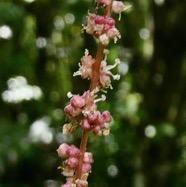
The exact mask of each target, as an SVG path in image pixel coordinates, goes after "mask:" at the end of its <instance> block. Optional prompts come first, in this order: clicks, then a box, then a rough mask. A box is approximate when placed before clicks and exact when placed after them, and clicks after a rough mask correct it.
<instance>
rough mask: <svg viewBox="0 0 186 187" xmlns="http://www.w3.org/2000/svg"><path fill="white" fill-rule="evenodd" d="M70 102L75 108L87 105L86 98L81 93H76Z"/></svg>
mask: <svg viewBox="0 0 186 187" xmlns="http://www.w3.org/2000/svg"><path fill="white" fill-rule="evenodd" d="M70 103H71V105H72V107H74V108H75V109H76V108H82V107H83V106H84V105H85V100H84V99H83V98H82V97H81V96H79V95H74V96H73V97H72V98H71V100H70Z"/></svg>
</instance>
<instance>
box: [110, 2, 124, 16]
mask: <svg viewBox="0 0 186 187" xmlns="http://www.w3.org/2000/svg"><path fill="white" fill-rule="evenodd" d="M124 9H125V5H124V4H123V2H121V1H113V3H112V10H113V11H114V12H115V13H116V14H120V13H121V12H123V11H124Z"/></svg>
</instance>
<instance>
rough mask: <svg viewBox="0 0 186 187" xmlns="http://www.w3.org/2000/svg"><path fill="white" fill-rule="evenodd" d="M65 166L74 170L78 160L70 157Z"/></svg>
mask: <svg viewBox="0 0 186 187" xmlns="http://www.w3.org/2000/svg"><path fill="white" fill-rule="evenodd" d="M65 164H66V165H67V166H68V167H69V168H71V169H74V168H75V167H76V166H77V164H78V159H77V158H76V157H70V158H68V159H67V160H66V161H65Z"/></svg>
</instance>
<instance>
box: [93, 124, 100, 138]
mask: <svg viewBox="0 0 186 187" xmlns="http://www.w3.org/2000/svg"><path fill="white" fill-rule="evenodd" d="M93 133H94V134H95V135H97V136H101V135H102V130H101V127H100V126H95V127H94V129H93Z"/></svg>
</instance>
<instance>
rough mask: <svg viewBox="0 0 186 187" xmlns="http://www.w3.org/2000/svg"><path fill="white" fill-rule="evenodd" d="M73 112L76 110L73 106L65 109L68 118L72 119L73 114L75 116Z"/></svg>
mask: <svg viewBox="0 0 186 187" xmlns="http://www.w3.org/2000/svg"><path fill="white" fill-rule="evenodd" d="M73 110H74V108H73V107H72V106H71V105H67V106H66V107H65V108H64V112H65V114H66V115H68V116H71V117H72V114H73Z"/></svg>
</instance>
